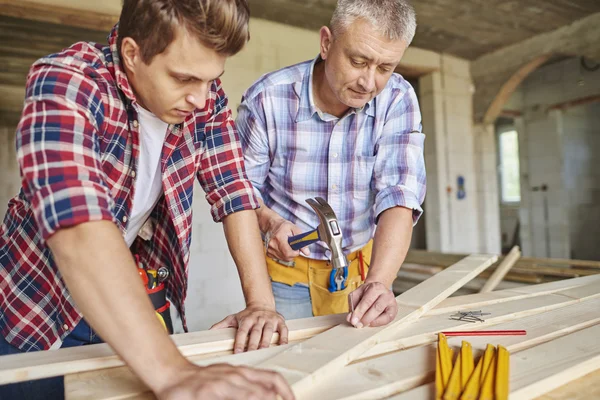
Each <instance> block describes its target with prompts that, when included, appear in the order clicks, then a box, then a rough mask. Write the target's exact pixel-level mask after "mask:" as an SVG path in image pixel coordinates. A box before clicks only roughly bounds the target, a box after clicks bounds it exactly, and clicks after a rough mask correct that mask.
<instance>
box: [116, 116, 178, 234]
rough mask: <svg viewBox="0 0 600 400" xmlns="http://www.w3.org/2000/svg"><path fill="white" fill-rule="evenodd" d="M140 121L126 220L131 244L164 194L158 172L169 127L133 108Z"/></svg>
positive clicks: (160, 174) (159, 172)
mask: <svg viewBox="0 0 600 400" xmlns="http://www.w3.org/2000/svg"><path fill="white" fill-rule="evenodd" d="M136 110H137V112H138V119H139V121H138V122H139V127H140V128H139V130H140V135H139V142H140V149H139V158H138V165H137V172H136V177H135V189H134V190H135V192H134V195H133V209H132V210H131V214H130V216H129V224H128V225H127V233H126V234H125V241H126V242H127V245H128V246H131V245H132V244H133V241H134V240H135V238H136V236H137V234H138V232H139V231H140V229H141V228H142V225H144V222H146V219H148V217H149V216H150V213H151V212H152V209H153V208H154V206H155V205H156V203H157V202H158V199H159V198H160V196H161V195H162V193H163V187H162V173H161V168H160V161H161V156H160V155H161V152H162V148H163V144H164V142H165V137H166V136H167V128H168V127H169V124H167V123H166V122H163V121H161V120H160V119H159V118H158V117H157V116H156V115H154V114H152V113H151V112H150V111H148V110H145V109H144V108H142V107H139V106H136Z"/></svg>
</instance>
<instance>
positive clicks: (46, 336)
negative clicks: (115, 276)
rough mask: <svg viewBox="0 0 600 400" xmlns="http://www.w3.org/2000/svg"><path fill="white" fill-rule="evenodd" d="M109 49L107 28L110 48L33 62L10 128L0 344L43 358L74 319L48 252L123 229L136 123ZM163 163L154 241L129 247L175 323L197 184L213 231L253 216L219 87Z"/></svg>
mask: <svg viewBox="0 0 600 400" xmlns="http://www.w3.org/2000/svg"><path fill="white" fill-rule="evenodd" d="M116 42H117V29H116V27H115V29H113V31H112V32H111V34H110V36H109V46H102V45H99V44H95V43H84V42H81V43H76V44H74V45H73V46H71V47H70V48H68V49H65V50H63V51H62V52H61V53H58V54H54V55H50V56H48V57H46V58H43V59H41V60H39V61H37V62H36V63H35V64H33V66H32V68H31V71H30V73H29V76H28V79H27V91H26V99H25V107H24V109H23V115H22V117H21V122H20V123H19V126H18V128H17V158H18V162H19V165H20V170H21V176H22V188H21V191H20V193H19V194H18V195H17V196H16V197H15V198H13V199H12V200H11V201H10V202H9V205H8V212H7V214H6V217H5V219H4V223H3V224H2V226H1V227H0V327H1V334H2V335H4V337H5V338H6V340H7V341H8V342H9V343H11V344H13V345H15V346H17V347H19V348H21V349H22V350H25V351H29V350H41V349H48V348H50V347H51V346H52V345H53V344H54V343H57V342H58V340H59V339H61V340H62V339H63V338H64V337H65V336H66V335H68V334H69V331H70V330H71V329H72V328H74V327H75V326H76V325H77V323H78V322H79V321H80V319H81V314H80V313H79V311H78V310H77V309H76V308H75V304H74V302H73V298H72V297H71V295H70V294H69V291H68V289H67V287H66V286H65V283H64V282H63V280H62V278H61V275H60V272H59V271H58V269H57V267H56V264H55V262H54V260H53V257H52V254H51V252H50V250H49V248H48V247H47V246H46V244H45V241H46V240H47V239H48V238H49V237H50V236H52V234H54V233H55V232H56V231H57V230H59V229H61V228H65V227H69V226H73V225H77V224H81V223H84V222H88V221H99V220H109V221H113V222H114V223H115V224H116V225H117V226H118V227H119V228H120V229H121V231H122V232H123V234H124V233H125V232H126V230H127V220H128V218H129V215H130V213H131V210H132V202H133V194H134V189H135V174H136V168H137V159H138V154H139V138H138V135H139V126H138V125H139V124H138V122H137V114H136V111H135V108H134V107H133V104H134V103H135V96H134V93H133V91H132V88H131V86H130V85H129V82H128V80H127V76H126V74H125V73H124V71H123V70H122V69H121V65H120V61H119V54H118V52H117V46H116ZM161 161H162V171H163V175H162V182H163V189H164V195H162V196H161V198H160V200H159V201H158V204H157V205H156V207H155V208H154V210H153V211H152V214H151V216H150V222H151V223H152V226H153V235H152V238H151V239H150V240H143V239H142V238H141V237H138V238H137V239H136V242H135V243H134V245H133V246H132V249H133V250H134V251H135V253H136V254H139V255H140V257H141V261H142V262H144V264H145V265H148V266H155V267H159V266H166V267H168V268H169V270H170V278H169V280H168V281H167V294H168V296H169V297H170V299H171V301H172V302H173V304H174V306H175V307H176V308H177V310H178V311H179V312H180V313H181V315H182V316H183V315H185V314H184V307H183V304H184V300H185V296H186V289H187V265H188V260H189V254H190V242H191V232H192V195H193V184H194V177H195V176H197V177H198V180H199V181H200V184H201V186H202V188H203V189H204V191H205V192H206V198H207V200H208V202H209V203H210V205H211V213H212V216H213V219H214V220H215V221H220V220H221V219H222V218H223V217H225V216H226V215H228V214H231V213H233V212H236V211H240V210H252V209H255V208H256V207H258V203H257V201H256V198H255V197H254V194H253V191H252V186H251V184H250V182H249V181H248V180H247V177H246V174H245V171H244V164H243V157H242V152H241V147H240V142H239V139H238V136H237V131H236V129H235V126H234V122H233V120H232V117H231V111H230V109H229V108H228V106H227V97H226V96H225V93H224V92H223V89H222V88H221V83H220V81H219V80H217V81H215V82H214V83H213V85H212V88H211V90H210V93H209V95H208V99H207V103H206V106H205V108H204V109H203V110H197V111H196V112H195V113H194V114H193V115H191V116H189V117H188V118H187V119H186V120H185V121H184V122H183V123H182V124H179V125H174V126H173V125H170V126H169V132H168V133H167V136H166V139H165V144H164V146H163V150H162V156H161ZM73 245H77V244H76V243H74V244H73ZM183 320H184V326H185V318H183Z"/></svg>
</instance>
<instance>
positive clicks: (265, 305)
mask: <svg viewBox="0 0 600 400" xmlns="http://www.w3.org/2000/svg"><path fill="white" fill-rule="evenodd" d="M246 308H259V309H266V310H273V311H274V310H275V299H274V298H271V299H260V300H251V301H247V302H246Z"/></svg>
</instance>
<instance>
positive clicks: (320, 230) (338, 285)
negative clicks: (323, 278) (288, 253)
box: [288, 197, 348, 293]
mask: <svg viewBox="0 0 600 400" xmlns="http://www.w3.org/2000/svg"><path fill="white" fill-rule="evenodd" d="M306 202H307V203H308V205H309V206H311V207H312V208H313V210H314V211H315V213H316V214H317V217H319V226H318V227H317V229H315V230H313V231H310V232H306V233H303V234H300V235H296V236H292V237H290V238H289V239H288V243H289V244H290V246H291V247H292V249H294V250H299V249H301V248H302V247H305V246H308V245H309V244H312V243H315V242H317V241H319V240H320V241H322V242H325V244H326V245H327V247H329V250H330V251H331V260H330V262H331V266H332V269H331V273H330V275H329V286H328V289H329V291H330V292H332V293H333V292H337V291H340V290H344V289H345V288H346V281H347V279H348V260H347V259H346V256H345V255H344V252H343V251H342V230H341V229H340V226H339V224H338V220H337V217H336V216H335V212H333V209H332V208H331V206H330V205H329V204H328V203H327V201H325V199H323V198H322V197H315V198H314V199H312V198H311V199H306Z"/></svg>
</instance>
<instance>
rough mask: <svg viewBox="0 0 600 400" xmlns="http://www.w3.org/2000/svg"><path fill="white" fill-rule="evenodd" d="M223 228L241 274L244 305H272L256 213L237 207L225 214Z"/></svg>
mask: <svg viewBox="0 0 600 400" xmlns="http://www.w3.org/2000/svg"><path fill="white" fill-rule="evenodd" d="M271 212H272V211H271ZM223 230H224V231H225V237H226V239H227V244H228V246H229V251H230V252H231V255H232V257H233V260H234V262H235V264H236V266H237V269H238V273H239V275H240V281H241V283H242V290H243V292H244V298H245V299H246V305H247V306H251V305H264V306H268V307H275V299H274V298H273V292H272V290H271V283H270V279H269V274H268V272H267V264H266V260H265V254H264V251H263V243H262V240H261V238H260V233H259V227H258V222H257V218H256V215H255V213H254V212H253V211H240V212H236V213H233V214H231V215H228V216H227V217H225V219H224V220H223Z"/></svg>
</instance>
